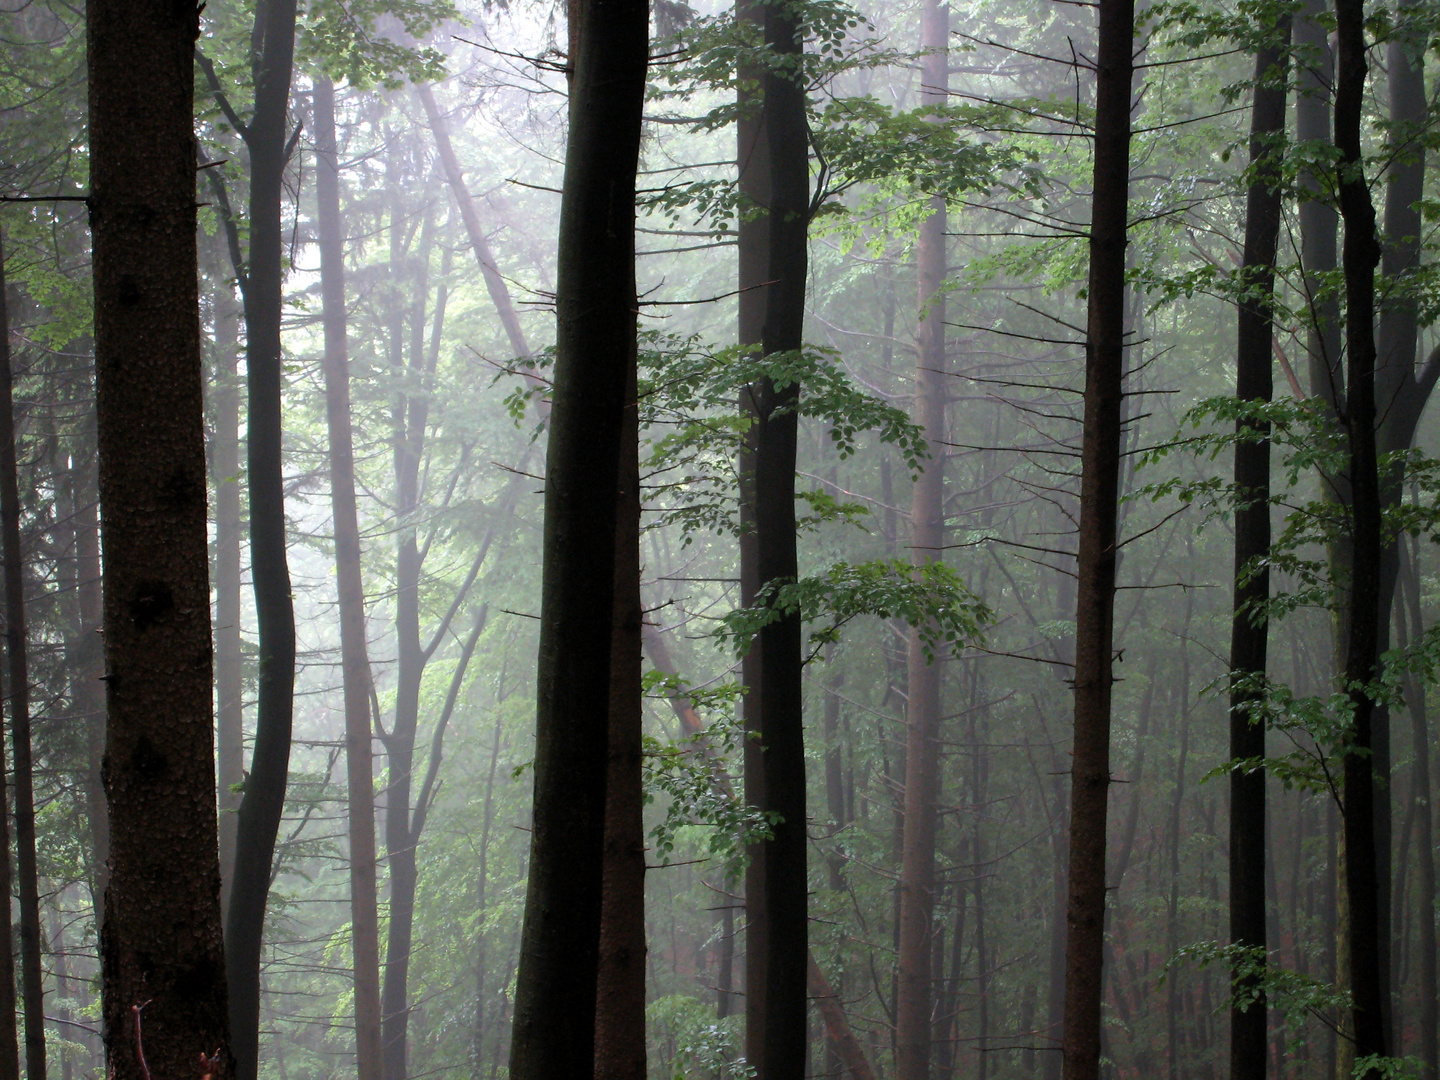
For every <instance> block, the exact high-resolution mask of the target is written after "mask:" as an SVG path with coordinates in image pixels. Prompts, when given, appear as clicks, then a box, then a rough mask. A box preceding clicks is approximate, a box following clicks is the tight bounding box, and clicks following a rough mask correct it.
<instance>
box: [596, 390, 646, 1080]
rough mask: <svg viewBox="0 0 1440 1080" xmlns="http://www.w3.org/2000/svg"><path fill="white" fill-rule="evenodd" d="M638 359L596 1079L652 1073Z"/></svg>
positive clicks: (618, 621)
mask: <svg viewBox="0 0 1440 1080" xmlns="http://www.w3.org/2000/svg"><path fill="white" fill-rule="evenodd" d="M635 379H636V371H635V367H634V364H633V362H632V364H631V369H630V372H629V374H628V376H627V380H626V381H627V389H626V394H625V398H626V400H625V425H624V442H623V443H622V445H621V447H620V485H619V500H620V502H619V513H618V514H617V516H616V524H615V621H614V627H613V629H612V637H611V642H610V751H609V757H608V776H607V779H606V789H605V865H604V895H603V899H602V902H601V909H600V963H599V974H598V982H597V987H596V1003H595V1077H596V1080H645V1075H646V1074H645V821H644V805H645V797H644V790H643V787H644V785H643V782H642V780H643V777H642V772H641V763H642V756H641V720H642V715H643V708H644V701H643V696H642V694H641V686H640V668H641V660H642V655H643V647H642V644H641V636H640V631H641V622H642V619H643V607H642V605H641V602H640V458H639V454H640V445H639V444H640V424H639V408H638V402H637V399H636V385H635Z"/></svg>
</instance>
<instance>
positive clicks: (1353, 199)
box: [1335, 0, 1388, 1075]
mask: <svg viewBox="0 0 1440 1080" xmlns="http://www.w3.org/2000/svg"><path fill="white" fill-rule="evenodd" d="M1335 14H1336V45H1337V63H1336V76H1337V77H1336V87H1335V145H1336V148H1337V149H1338V150H1339V152H1340V160H1339V164H1338V167H1337V169H1336V184H1337V187H1338V190H1339V193H1340V216H1341V220H1342V221H1344V223H1345V241H1344V245H1343V247H1342V254H1341V264H1342V267H1343V269H1344V274H1345V352H1346V370H1345V390H1346V403H1345V410H1344V419H1345V434H1346V441H1347V444H1348V449H1349V457H1350V483H1351V515H1350V522H1351V529H1350V550H1351V559H1350V565H1349V567H1348V569H1349V589H1350V595H1349V604H1348V608H1349V615H1350V619H1349V624H1350V632H1349V640H1348V642H1347V648H1346V654H1345V686H1346V689H1347V692H1348V695H1349V701H1350V709H1351V729H1350V732H1349V736H1348V739H1347V740H1346V745H1345V746H1344V748H1343V749H1344V755H1345V763H1344V777H1345V795H1344V810H1345V814H1344V826H1343V827H1344V833H1345V885H1346V890H1347V893H1348V899H1349V904H1350V911H1349V944H1350V986H1349V989H1350V993H1351V998H1352V1002H1353V1009H1352V1022H1353V1024H1354V1038H1355V1056H1356V1058H1357V1059H1364V1058H1366V1057H1367V1056H1370V1055H1377V1054H1385V1053H1387V1052H1388V1044H1387V1042H1386V1039H1385V1011H1386V1010H1385V1008H1384V996H1385V988H1384V985H1383V982H1382V972H1383V964H1382V962H1381V950H1382V948H1388V943H1382V941H1381V940H1380V936H1379V933H1380V910H1379V900H1380V895H1381V893H1380V884H1379V880H1378V876H1377V872H1378V868H1379V859H1378V856H1377V853H1376V850H1375V800H1376V790H1375V772H1374V761H1373V759H1372V756H1371V755H1372V752H1373V749H1374V745H1373V736H1374V731H1373V721H1374V713H1375V699H1374V697H1373V695H1372V690H1371V688H1370V684H1371V681H1372V680H1373V679H1374V677H1375V674H1376V671H1375V664H1376V647H1377V645H1378V642H1379V636H1380V627H1379V623H1380V618H1381V616H1380V592H1381V587H1380V576H1381V575H1380V561H1381V557H1382V553H1383V552H1382V548H1383V543H1382V540H1381V526H1380V516H1381V512H1380V475H1379V466H1378V462H1377V458H1376V445H1375V444H1376V439H1375V421H1376V409H1375V381H1376V371H1375V368H1376V348H1375V332H1374V305H1375V268H1376V266H1377V265H1378V264H1379V262H1380V244H1379V239H1378V237H1377V235H1376V231H1375V208H1374V206H1373V204H1372V203H1371V201H1370V189H1369V187H1368V186H1367V184H1366V180H1365V175H1364V159H1363V154H1362V149H1361V126H1362V121H1363V113H1364V94H1365V77H1366V61H1365V12H1364V5H1363V4H1362V3H1361V0H1336V5H1335ZM1386 614H1387V615H1388V612H1387V613H1386ZM1376 1071H1377V1070H1375V1069H1373V1068H1372V1069H1370V1070H1368V1071H1367V1073H1366V1075H1375V1074H1376Z"/></svg>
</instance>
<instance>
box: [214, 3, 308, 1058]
mask: <svg viewBox="0 0 1440 1080" xmlns="http://www.w3.org/2000/svg"><path fill="white" fill-rule="evenodd" d="M255 18H256V22H257V26H258V29H259V34H258V38H259V41H258V43H257V44H258V47H257V48H256V50H255V53H254V57H253V63H252V67H253V70H254V86H255V110H254V114H253V116H252V118H251V120H250V122H249V124H248V126H247V128H246V131H245V133H244V135H245V143H246V145H247V146H248V148H249V150H250V215H249V225H250V260H249V265H248V269H247V273H246V276H245V278H244V282H245V287H244V300H245V371H246V380H247V384H248V387H247V388H248V392H249V401H248V406H247V412H246V418H247V423H248V428H249V430H248V440H247V443H246V455H247V470H246V471H247V473H248V477H249V491H250V576H251V580H252V583H253V587H254V590H255V615H256V627H257V631H258V636H259V689H258V693H257V695H256V712H255V748H254V751H253V752H252V754H251V757H250V775H249V777H248V778H247V779H246V781H245V794H244V795H243V796H242V798H241V800H240V809H239V811H238V812H237V820H236V826H235V875H234V884H233V886H232V887H231V890H230V907H229V910H228V911H227V912H226V918H225V977H226V982H227V983H228V984H229V993H230V1031H231V1035H232V1038H233V1040H234V1050H235V1067H236V1075H237V1077H238V1080H256V1076H257V1075H258V1070H259V1058H260V951H261V946H262V944H263V938H264V929H265V909H266V905H267V903H268V901H269V897H270V876H271V869H272V865H273V863H274V859H275V838H276V835H277V833H278V832H279V828H280V818H281V816H282V814H283V813H284V810H285V790H286V786H287V783H288V781H289V772H290V729H291V720H292V715H291V707H292V704H293V698H294V691H295V610H294V603H293V600H292V598H291V595H290V567H289V562H288V560H287V557H286V552H285V484H284V460H283V452H282V430H283V428H282V421H281V403H282V397H283V392H284V376H283V373H282V367H281V357H282V350H281V344H280V315H281V308H282V295H281V294H282V288H283V284H284V261H283V235H282V232H281V221H280V217H281V213H280V212H281V199H282V195H283V190H282V181H283V179H284V173H285V164H286V160H287V159H288V157H289V150H290V142H289V141H288V139H287V135H288V128H287V123H288V114H289V104H290V74H291V67H292V61H293V58H294V50H295V0H260V3H259V4H258V6H257V8H256V13H255Z"/></svg>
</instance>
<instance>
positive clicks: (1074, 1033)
mask: <svg viewBox="0 0 1440 1080" xmlns="http://www.w3.org/2000/svg"><path fill="white" fill-rule="evenodd" d="M1099 20H1100V34H1099V49H1098V56H1097V63H1096V87H1095V179H1094V191H1093V195H1092V209H1091V216H1090V277H1089V286H1088V288H1089V313H1088V316H1087V320H1086V328H1085V405H1084V410H1085V420H1084V434H1083V441H1082V444H1081V450H1080V537H1079V539H1080V545H1079V552H1078V556H1077V565H1076V594H1077V595H1076V614H1075V741H1074V752H1073V755H1072V758H1071V774H1070V881H1069V897H1068V902H1067V908H1066V923H1067V925H1068V928H1069V936H1068V939H1067V942H1066V955H1065V1031H1064V1055H1065V1065H1064V1076H1065V1080H1099V1076H1100V1008H1101V998H1102V995H1103V993H1104V981H1103V978H1102V974H1101V965H1102V959H1103V956H1104V946H1105V849H1106V835H1105V834H1106V829H1105V825H1106V822H1105V815H1106V804H1107V802H1108V793H1109V788H1110V697H1111V689H1112V683H1113V677H1112V673H1111V665H1112V661H1113V655H1114V632H1115V564H1116V554H1117V552H1116V511H1117V505H1118V496H1119V480H1120V451H1121V437H1122V432H1121V421H1120V406H1121V402H1122V399H1123V393H1122V383H1123V380H1124V368H1125V244H1126V203H1127V200H1128V195H1129V187H1130V107H1131V83H1132V81H1133V77H1134V60H1133V55H1132V54H1133V50H1134V47H1135V46H1134V28H1135V5H1134V2H1133V0H1099Z"/></svg>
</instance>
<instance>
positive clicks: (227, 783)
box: [210, 281, 245, 911]
mask: <svg viewBox="0 0 1440 1080" xmlns="http://www.w3.org/2000/svg"><path fill="white" fill-rule="evenodd" d="M239 320H240V306H239V304H238V303H236V301H235V292H234V289H233V288H232V287H231V285H230V283H229V282H227V281H221V282H218V283H217V284H216V287H215V363H214V373H215V375H214V380H215V381H214V391H213V393H212V402H213V404H214V411H215V436H214V441H213V443H212V450H211V461H210V473H211V480H212V482H213V484H214V485H215V727H216V740H215V742H216V751H217V753H216V759H217V760H216V774H217V788H218V796H219V798H218V801H219V809H220V908H221V911H228V910H229V908H230V885H231V883H232V882H233V881H234V879H235V826H236V821H237V818H236V811H237V810H238V809H239V807H240V792H239V791H236V790H235V788H236V786H237V785H238V784H240V783H242V782H243V781H244V779H245V711H244V697H243V694H244V671H245V669H244V653H243V652H242V647H241V642H240V592H241V578H240V536H241V529H242V527H243V526H242V523H241V518H240V382H239V371H238V363H237V361H238V360H239V338H240V334H239V330H240V326H239Z"/></svg>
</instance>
